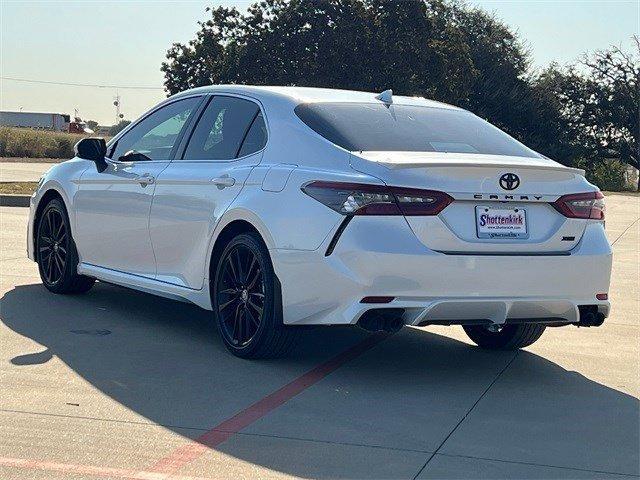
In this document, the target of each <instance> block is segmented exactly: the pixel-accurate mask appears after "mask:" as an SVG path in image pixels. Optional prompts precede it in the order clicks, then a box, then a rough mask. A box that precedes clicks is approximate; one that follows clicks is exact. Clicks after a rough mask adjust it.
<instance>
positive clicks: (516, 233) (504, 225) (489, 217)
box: [476, 205, 529, 238]
mask: <svg viewBox="0 0 640 480" xmlns="http://www.w3.org/2000/svg"><path fill="white" fill-rule="evenodd" d="M476 232H477V234H478V238H527V237H528V236H529V234H528V233H527V214H526V212H525V211H524V210H523V209H522V208H492V207H486V206H481V205H478V206H476Z"/></svg>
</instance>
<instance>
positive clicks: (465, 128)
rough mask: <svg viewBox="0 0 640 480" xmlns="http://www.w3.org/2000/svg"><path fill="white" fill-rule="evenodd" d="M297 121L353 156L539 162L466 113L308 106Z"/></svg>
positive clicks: (367, 105)
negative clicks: (438, 155)
mask: <svg viewBox="0 0 640 480" xmlns="http://www.w3.org/2000/svg"><path fill="white" fill-rule="evenodd" d="M295 113H296V115H297V116H298V117H299V118H300V119H301V120H302V121H303V122H304V123H305V124H307V126H309V127H310V128H311V129H313V130H314V131H315V132H316V133H318V134H320V135H322V136H323V137H324V138H326V139H327V140H329V141H330V142H332V143H334V144H336V145H338V146H340V147H342V148H344V149H346V150H349V151H352V152H355V151H386V152H389V151H398V152H446V153H480V154H487V155H513V156H518V157H530V158H539V157H540V155H539V154H537V153H536V152H534V151H533V150H531V149H529V148H527V147H526V146H524V145H523V144H521V143H520V142H518V141H517V140H515V139H514V138H512V137H510V136H509V135H507V134H506V133H505V132H503V131H502V130H500V129H499V128H497V127H494V126H493V125H491V124H490V123H488V122H485V121H484V120H482V119H481V118H479V117H477V116H475V115H473V114H472V113H470V112H467V111H465V110H458V109H449V108H437V107H422V106H413V105H389V106H386V105H384V104H382V103H375V104H374V103H308V104H302V105H298V106H297V107H296V108H295Z"/></svg>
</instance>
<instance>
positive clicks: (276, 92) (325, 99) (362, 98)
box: [172, 85, 458, 109]
mask: <svg viewBox="0 0 640 480" xmlns="http://www.w3.org/2000/svg"><path fill="white" fill-rule="evenodd" d="M193 93H233V94H240V95H247V96H249V97H253V98H255V99H257V100H270V101H278V100H280V101H283V102H286V103H292V104H294V105H298V104H301V103H332V102H336V103H378V102H380V100H378V99H377V98H376V95H378V94H379V93H380V92H377V93H376V92H362V91H357V90H340V89H333V88H315V87H283V86H257V85H209V86H205V87H198V88H193V89H191V90H186V91H184V92H180V93H178V94H176V95H174V97H172V98H178V97H181V96H184V95H189V94H193ZM393 103H394V104H399V105H415V106H425V107H437V108H451V109H458V107H454V106H452V105H448V104H446V103H442V102H437V101H435V100H428V99H426V98H423V97H407V96H401V95H393Z"/></svg>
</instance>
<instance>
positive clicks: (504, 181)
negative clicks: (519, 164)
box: [500, 173, 520, 190]
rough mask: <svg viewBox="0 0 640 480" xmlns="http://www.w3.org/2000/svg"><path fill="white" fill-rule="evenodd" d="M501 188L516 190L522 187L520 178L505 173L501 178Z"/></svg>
mask: <svg viewBox="0 0 640 480" xmlns="http://www.w3.org/2000/svg"><path fill="white" fill-rule="evenodd" d="M500 186H501V187H502V188H504V189H505V190H515V189H516V188H518V186H520V177H518V176H517V175H516V174H515V173H505V174H504V175H502V176H501V177H500Z"/></svg>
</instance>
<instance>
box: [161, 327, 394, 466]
mask: <svg viewBox="0 0 640 480" xmlns="http://www.w3.org/2000/svg"><path fill="white" fill-rule="evenodd" d="M388 337H389V335H388V334H379V333H378V334H371V335H369V336H368V337H366V338H364V339H363V340H361V341H360V342H358V343H356V344H355V345H353V346H351V347H349V348H347V349H346V350H344V351H342V352H341V353H338V354H337V355H335V356H333V357H331V358H330V359H329V360H326V361H325V362H323V363H321V364H319V365H317V366H316V367H314V368H312V369H311V370H309V371H308V372H306V373H304V374H302V375H301V376H299V377H297V378H296V379H294V380H292V381H291V382H289V383H287V384H286V385H284V386H283V387H281V388H279V389H278V390H276V391H274V392H272V393H270V394H269V395H267V396H265V397H263V398H262V399H260V400H258V401H257V402H255V403H254V404H252V405H251V406H249V407H247V408H245V409H244V410H242V411H240V412H238V413H237V414H236V415H234V416H232V417H230V418H228V419H227V420H225V421H223V422H221V423H220V424H218V425H216V426H215V427H213V428H212V429H210V430H209V431H207V432H205V433H204V434H202V435H201V436H200V437H198V438H196V439H195V440H191V441H189V442H188V443H186V444H185V445H183V446H181V447H179V448H177V449H176V450H174V451H173V452H172V453H170V454H168V455H166V456H164V457H163V458H161V459H160V460H158V461H157V462H156V463H155V464H154V465H153V466H152V467H151V468H150V469H149V471H151V472H157V473H169V474H171V473H175V472H177V471H178V470H179V469H181V468H182V467H184V466H186V465H187V464H189V463H191V462H192V461H194V460H196V459H197V458H199V457H200V456H202V455H203V454H205V453H206V452H207V451H208V450H210V449H213V448H215V447H216V446H218V445H220V444H221V443H223V442H225V441H227V440H228V439H229V438H231V437H232V436H233V435H234V434H236V433H238V432H239V431H240V430H243V429H245V428H246V427H248V426H249V425H251V424H253V423H255V422H256V421H258V420H260V419H262V418H263V417H265V416H266V415H268V414H269V413H271V412H272V411H273V410H275V409H277V408H278V407H280V406H281V405H283V404H285V403H286V402H288V401H289V400H291V399H292V398H294V397H295V396H297V395H299V394H300V393H302V392H303V391H305V390H307V389H308V388H309V387H312V386H313V385H315V384H316V383H318V382H319V381H321V380H322V379H324V378H325V377H327V376H328V375H330V374H331V373H333V372H334V371H336V370H337V369H338V368H340V367H341V366H342V365H344V364H345V363H348V362H350V361H351V360H354V359H356V358H358V357H359V356H360V355H362V354H363V353H365V352H367V351H369V350H371V349H372V348H373V347H375V346H376V345H378V344H379V343H380V342H382V341H383V340H385V339H386V338H388Z"/></svg>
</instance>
